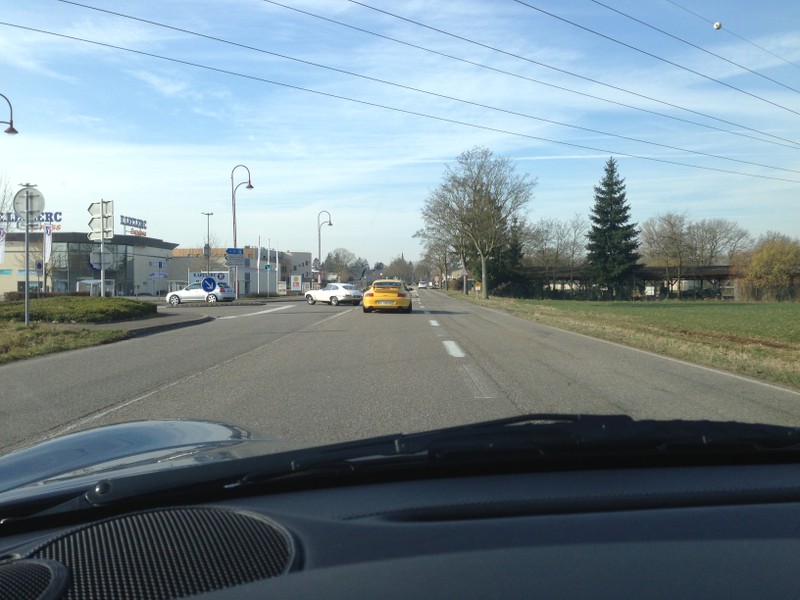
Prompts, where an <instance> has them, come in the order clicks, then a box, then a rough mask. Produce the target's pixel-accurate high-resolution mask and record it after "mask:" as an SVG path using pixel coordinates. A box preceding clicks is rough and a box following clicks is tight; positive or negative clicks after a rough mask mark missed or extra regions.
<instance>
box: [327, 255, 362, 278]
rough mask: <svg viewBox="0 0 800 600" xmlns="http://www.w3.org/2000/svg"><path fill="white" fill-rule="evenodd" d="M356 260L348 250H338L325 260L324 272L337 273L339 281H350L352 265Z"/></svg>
mask: <svg viewBox="0 0 800 600" xmlns="http://www.w3.org/2000/svg"><path fill="white" fill-rule="evenodd" d="M355 260H356V255H355V254H353V253H352V252H350V250H347V249H346V248H336V250H334V251H333V252H329V253H328V256H327V257H326V258H325V264H324V270H325V271H327V272H328V273H336V276H337V277H338V280H339V281H350V279H351V273H350V265H351V264H352V263H353V262H354V261H355Z"/></svg>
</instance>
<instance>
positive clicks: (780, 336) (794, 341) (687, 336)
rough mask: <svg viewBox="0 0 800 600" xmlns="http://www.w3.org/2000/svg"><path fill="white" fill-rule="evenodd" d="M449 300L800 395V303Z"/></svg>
mask: <svg viewBox="0 0 800 600" xmlns="http://www.w3.org/2000/svg"><path fill="white" fill-rule="evenodd" d="M450 295H451V296H453V297H454V298H461V299H465V300H468V301H470V302H473V303H476V304H479V305H481V306H486V307H489V308H494V309H498V310H503V311H505V312H508V313H510V314H513V315H516V316H518V317H521V318H523V319H528V320H530V321H535V322H537V323H542V324H544V325H550V326H552V327H557V328H559V329H565V330H568V331H574V332H576V333H582V334H585V335H589V336H592V337H596V338H600V339H604V340H608V341H612V342H617V343H620V344H625V345H627V346H632V347H635V348H641V349H643V350H648V351H650V352H656V353H658V354H663V355H665V356H671V357H674V358H678V359H681V360H686V361H690V362H693V363H697V364H701V365H706V366H709V367H714V368H717V369H723V370H726V371H731V372H733V373H738V374H741V375H746V376H748V377H753V378H756V379H760V380H763V381H768V382H771V383H775V384H778V385H782V386H785V387H789V388H793V389H796V390H800V303H788V302H786V303H744V302H702V301H698V302H687V301H680V302H678V301H667V302H578V301H568V300H552V301H547V300H544V301H538V300H516V299H508V298H489V299H488V300H483V299H480V298H476V297H475V296H465V295H464V294H458V293H453V292H451V293H450Z"/></svg>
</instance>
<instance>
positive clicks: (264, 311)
mask: <svg viewBox="0 0 800 600" xmlns="http://www.w3.org/2000/svg"><path fill="white" fill-rule="evenodd" d="M287 308H291V306H290V305H288V304H287V305H286V306H278V307H277V308H268V309H266V310H259V311H258V312H252V313H245V314H243V315H228V316H227V317H219V319H218V320H219V321H222V320H223V319H238V318H239V317H254V316H255V315H266V314H267V313H271V312H276V311H279V310H285V309H287Z"/></svg>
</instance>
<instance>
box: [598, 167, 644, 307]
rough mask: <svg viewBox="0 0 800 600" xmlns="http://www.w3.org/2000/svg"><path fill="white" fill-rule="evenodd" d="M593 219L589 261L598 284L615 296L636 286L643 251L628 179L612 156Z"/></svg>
mask: <svg viewBox="0 0 800 600" xmlns="http://www.w3.org/2000/svg"><path fill="white" fill-rule="evenodd" d="M589 219H590V220H591V222H592V225H591V228H590V230H589V233H588V234H587V237H588V238H589V242H588V243H587V244H586V252H587V260H588V263H589V268H590V272H591V275H592V279H593V281H594V283H595V284H596V285H598V286H600V287H603V288H608V290H609V291H610V292H611V293H612V294H613V296H614V298H615V299H618V298H619V297H620V295H621V294H622V293H623V290H624V289H626V288H627V289H630V288H631V287H632V286H631V284H632V275H633V273H634V271H635V270H636V262H637V261H638V260H639V254H638V253H637V252H636V250H637V248H638V247H639V240H638V236H639V231H638V230H637V229H636V223H631V222H630V206H629V205H628V203H627V200H626V198H625V180H624V179H622V178H621V177H620V176H619V173H618V172H617V162H616V161H615V160H614V159H613V157H612V158H609V159H608V162H606V166H605V175H604V176H603V178H602V179H601V180H600V184H599V185H597V186H595V188H594V207H593V208H592V211H591V213H590V215H589Z"/></svg>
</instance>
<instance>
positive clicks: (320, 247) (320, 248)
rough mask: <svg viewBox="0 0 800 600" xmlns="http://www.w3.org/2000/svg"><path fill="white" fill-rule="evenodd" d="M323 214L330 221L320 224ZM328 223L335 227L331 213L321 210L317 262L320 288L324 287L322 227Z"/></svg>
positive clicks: (318, 227)
mask: <svg viewBox="0 0 800 600" xmlns="http://www.w3.org/2000/svg"><path fill="white" fill-rule="evenodd" d="M322 213H325V214H326V215H328V220H327V221H323V222H322V223H320V217H321V216H322ZM326 223H327V224H328V225H329V226H332V225H333V223H331V213H329V212H328V211H327V210H321V211H319V214H318V215H317V261H319V264H318V265H317V284H318V285H319V287H322V226H323V225H325V224H326Z"/></svg>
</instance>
